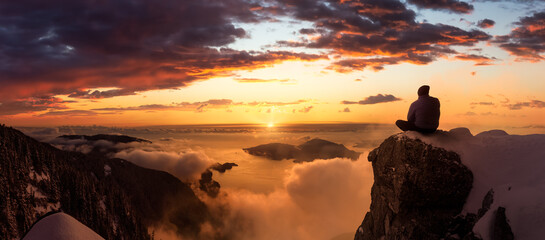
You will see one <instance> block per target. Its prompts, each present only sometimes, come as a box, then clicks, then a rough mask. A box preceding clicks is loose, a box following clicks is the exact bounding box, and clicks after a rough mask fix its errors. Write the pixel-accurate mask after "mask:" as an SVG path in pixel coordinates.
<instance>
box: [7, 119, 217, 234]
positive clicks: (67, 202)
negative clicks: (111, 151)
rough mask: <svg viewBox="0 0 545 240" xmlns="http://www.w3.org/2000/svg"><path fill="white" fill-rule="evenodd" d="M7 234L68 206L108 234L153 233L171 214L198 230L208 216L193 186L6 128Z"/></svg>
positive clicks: (184, 230)
mask: <svg viewBox="0 0 545 240" xmlns="http://www.w3.org/2000/svg"><path fill="white" fill-rule="evenodd" d="M0 196H2V197H0V209H1V210H2V211H0V239H14V238H20V237H22V236H23V234H24V233H25V232H26V231H28V230H29V228H30V226H31V224H32V223H34V222H35V221H36V220H37V219H38V218H39V217H40V216H42V215H44V214H46V213H47V212H50V211H57V210H62V211H63V212H65V213H67V214H69V215H71V216H72V217H74V218H76V219H77V220H78V221H80V222H82V223H83V224H85V225H86V226H88V227H89V228H91V229H92V230H93V231H95V232H96V233H98V234H99V235H101V236H102V237H104V238H105V239H150V236H149V234H148V228H149V227H151V226H152V225H154V224H157V223H158V222H159V221H163V220H164V218H165V215H166V214H167V213H168V216H167V217H168V218H169V220H170V223H171V224H172V225H173V226H177V227H178V231H179V233H180V234H185V235H189V236H192V237H194V236H196V234H197V233H198V232H199V229H200V226H201V225H202V223H203V222H204V221H205V220H206V219H207V217H208V216H209V213H208V210H207V208H206V206H205V205H204V203H203V202H201V201H200V200H199V199H198V198H197V197H196V196H195V194H194V193H193V191H192V190H191V188H190V187H189V185H188V184H186V183H183V182H181V181H180V180H178V179H177V178H175V177H174V176H172V175H170V174H168V173H166V172H162V171H156V170H151V169H146V168H142V167H139V166H137V165H135V164H132V163H130V162H128V161H125V160H122V159H109V158H105V157H99V156H96V155H86V154H82V153H79V152H68V151H62V150H59V149H57V148H54V147H53V146H51V145H49V144H46V143H41V142H38V141H36V140H34V139H32V138H30V137H28V136H25V135H24V134H23V133H21V132H20V131H17V130H15V129H13V128H9V127H4V126H1V127H0Z"/></svg>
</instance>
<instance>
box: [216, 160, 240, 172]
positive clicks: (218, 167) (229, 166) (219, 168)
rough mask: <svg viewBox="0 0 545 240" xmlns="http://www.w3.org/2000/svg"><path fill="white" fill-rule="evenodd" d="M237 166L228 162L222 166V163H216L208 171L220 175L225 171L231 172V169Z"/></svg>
mask: <svg viewBox="0 0 545 240" xmlns="http://www.w3.org/2000/svg"><path fill="white" fill-rule="evenodd" d="M237 166H238V164H236V163H230V162H226V163H223V164H222V163H216V164H214V165H212V166H211V167H210V169H212V170H216V171H218V172H220V173H224V172H225V171H227V170H231V169H232V168H233V167H237Z"/></svg>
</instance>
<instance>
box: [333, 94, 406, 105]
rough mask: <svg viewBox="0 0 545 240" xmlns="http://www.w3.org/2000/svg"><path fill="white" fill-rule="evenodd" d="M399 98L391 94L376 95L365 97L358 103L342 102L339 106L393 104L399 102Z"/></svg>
mask: <svg viewBox="0 0 545 240" xmlns="http://www.w3.org/2000/svg"><path fill="white" fill-rule="evenodd" d="M399 100H401V98H397V97H395V96H394V95H391V94H384V95H383V94H377V95H376V96H369V97H366V98H365V99H363V100H360V101H358V102H354V101H346V100H345V101H342V102H341V104H360V105H369V104H377V103H385V102H395V101H399Z"/></svg>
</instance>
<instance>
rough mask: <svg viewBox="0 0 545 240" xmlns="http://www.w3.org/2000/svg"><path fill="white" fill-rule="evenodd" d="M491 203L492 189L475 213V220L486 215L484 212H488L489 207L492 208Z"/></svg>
mask: <svg viewBox="0 0 545 240" xmlns="http://www.w3.org/2000/svg"><path fill="white" fill-rule="evenodd" d="M493 202H494V189H490V190H489V191H488V192H487V193H486V195H485V196H484V198H483V203H482V205H481V208H480V209H479V211H478V212H477V218H482V217H483V216H484V215H485V214H486V212H488V210H490V206H492V203H493Z"/></svg>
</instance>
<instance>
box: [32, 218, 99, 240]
mask: <svg viewBox="0 0 545 240" xmlns="http://www.w3.org/2000/svg"><path fill="white" fill-rule="evenodd" d="M72 239H79V240H99V239H102V240H103V239H104V238H102V237H101V236H99V235H98V234H97V233H95V232H94V231H93V230H91V229H90V228H88V227H87V226H85V225H83V224H82V223H81V222H79V221H78V220H76V219H75V218H73V217H72V216H70V215H68V214H65V213H62V212H61V213H55V214H52V215H49V216H47V217H45V218H43V219H41V220H40V221H38V222H37V223H36V224H35V225H34V226H33V227H32V228H31V229H30V231H29V232H28V233H27V234H26V236H25V237H24V238H23V240H72Z"/></svg>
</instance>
